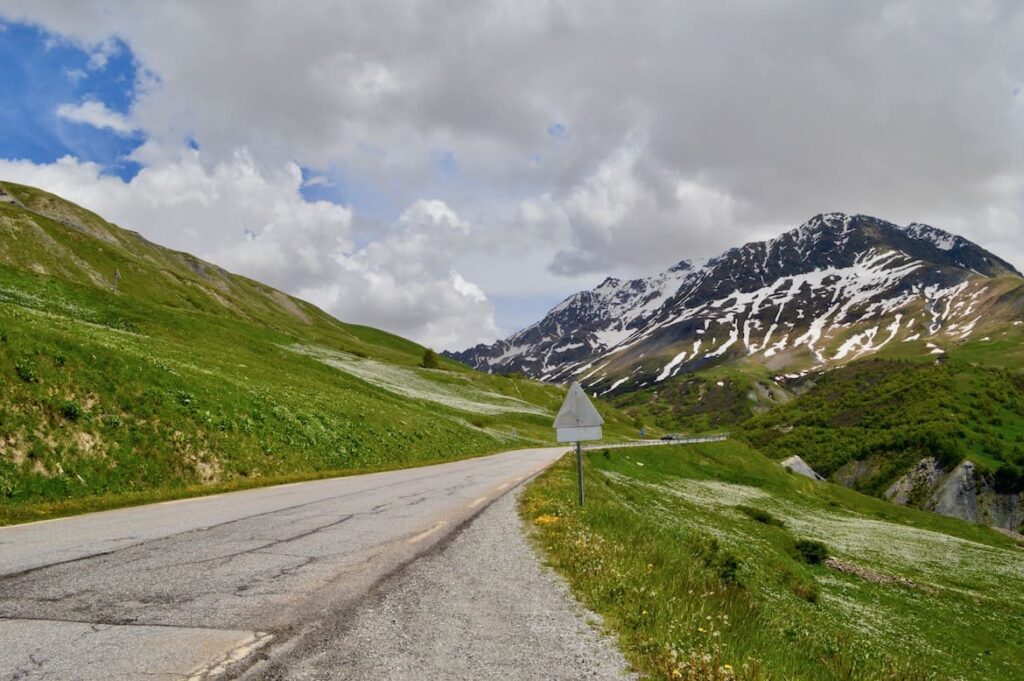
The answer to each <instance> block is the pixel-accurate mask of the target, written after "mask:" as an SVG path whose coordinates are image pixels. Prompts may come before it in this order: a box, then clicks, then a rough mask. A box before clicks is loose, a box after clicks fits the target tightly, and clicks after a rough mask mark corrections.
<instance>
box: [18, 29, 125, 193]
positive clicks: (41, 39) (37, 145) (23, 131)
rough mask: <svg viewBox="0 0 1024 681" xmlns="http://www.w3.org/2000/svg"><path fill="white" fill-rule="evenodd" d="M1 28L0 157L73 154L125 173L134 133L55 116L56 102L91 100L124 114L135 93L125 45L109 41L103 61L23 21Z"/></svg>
mask: <svg viewBox="0 0 1024 681" xmlns="http://www.w3.org/2000/svg"><path fill="white" fill-rule="evenodd" d="M4 26H5V30H4V31H3V32H2V33H0V64H3V67H2V68H0V128H2V129H3V131H4V134H3V135H2V136H0V157H2V158H9V159H28V160H30V161H34V162H36V163H49V162H52V161H55V160H56V159H58V158H60V157H62V156H65V155H69V154H70V155H72V156H75V157H77V158H80V159H83V160H90V161H94V162H96V163H100V164H102V165H103V166H104V167H105V168H107V172H109V173H111V174H114V175H117V176H119V177H121V178H123V179H130V178H131V177H133V176H134V175H135V173H137V172H138V170H139V165H138V164H137V163H134V162H132V161H131V160H128V158H127V157H128V156H129V155H130V154H131V152H132V150H134V149H135V148H136V147H137V146H138V145H139V144H141V143H142V141H143V137H142V135H141V134H138V133H133V134H117V133H115V132H113V131H111V130H108V129H105V130H101V129H97V128H95V127H93V126H91V125H87V124H83V123H77V122H73V121H69V120H65V119H63V118H60V117H59V116H58V115H57V113H56V112H57V109H58V107H59V106H60V105H61V104H66V103H79V102H83V101H89V100H95V101H99V102H102V103H103V104H105V105H106V107H107V108H108V109H110V110H111V111H114V112H117V113H122V114H125V113H127V112H128V109H129V107H130V106H131V104H132V101H133V99H134V91H135V82H136V78H137V75H138V65H137V64H136V63H135V60H134V58H133V57H132V54H131V51H130V50H128V48H127V47H126V46H125V45H124V44H122V43H119V42H115V43H113V46H112V47H111V48H110V54H109V55H107V56H105V57H104V63H102V64H100V63H97V61H98V60H97V59H95V58H93V61H92V62H91V63H90V59H91V58H92V56H91V55H90V54H89V53H88V52H86V51H85V50H83V49H81V48H80V47H76V46H75V45H73V44H71V43H70V42H68V41H65V40H61V39H60V38H58V37H56V36H54V35H52V34H49V33H46V32H44V31H42V30H41V29H39V28H36V27H33V26H26V25H24V24H4Z"/></svg>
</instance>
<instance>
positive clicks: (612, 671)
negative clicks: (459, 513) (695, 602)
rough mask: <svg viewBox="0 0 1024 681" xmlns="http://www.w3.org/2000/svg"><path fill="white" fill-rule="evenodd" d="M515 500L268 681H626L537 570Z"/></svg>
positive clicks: (497, 506) (557, 587)
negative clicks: (493, 680)
mask: <svg viewBox="0 0 1024 681" xmlns="http://www.w3.org/2000/svg"><path fill="white" fill-rule="evenodd" d="M516 499H517V495H515V494H511V493H510V494H506V495H505V496H503V497H501V498H500V499H498V500H497V501H495V502H494V503H493V504H492V505H491V506H490V507H488V508H487V509H485V510H484V511H483V512H482V513H481V514H480V515H479V516H477V518H476V519H475V520H474V521H473V522H472V523H470V524H469V525H468V526H467V527H465V528H464V529H463V530H462V531H461V532H460V533H459V534H458V535H457V536H455V537H454V538H453V539H452V540H451V541H450V542H449V543H448V544H447V545H446V546H445V547H444V548H443V549H441V550H440V551H437V552H435V553H432V554H430V555H428V556H426V557H424V558H421V559H419V560H417V561H416V562H414V563H413V564H411V565H410V566H408V567H407V568H406V569H405V570H403V571H401V572H400V573H399V574H397V575H395V576H394V577H392V578H390V579H389V580H387V581H386V582H384V583H383V584H382V585H381V586H380V587H379V589H378V591H377V594H378V595H377V597H376V598H375V599H371V600H369V601H367V602H365V603H364V604H363V606H362V607H361V608H360V609H359V611H358V612H356V613H355V614H353V615H352V617H351V620H350V621H349V622H347V623H346V624H345V625H344V626H343V627H339V629H338V630H337V631H338V634H337V636H336V637H334V638H333V640H330V641H321V643H320V645H319V646H317V647H318V648H320V650H319V651H318V652H317V653H316V654H312V655H311V654H310V651H309V650H308V649H307V650H305V651H304V654H301V655H295V656H289V655H287V654H286V657H292V658H293V659H286V660H277V661H276V664H274V665H273V667H274V671H273V672H271V673H270V674H269V675H267V676H266V677H264V678H273V679H360V680H363V679H388V680H389V681H403V680H409V681H412V680H416V681H423V680H426V679H445V680H462V679H466V680H470V679H472V680H473V681H476V680H478V679H484V678H498V677H501V678H502V679H504V680H506V681H520V680H522V681H526V680H533V679H615V680H616V681H620V680H622V679H632V678H635V677H634V676H633V675H632V674H631V673H630V672H629V670H628V665H627V663H626V661H625V659H624V658H623V657H622V654H621V653H620V652H619V650H618V649H617V648H616V646H615V643H614V641H613V640H611V639H610V638H607V637H605V636H602V635H601V634H600V633H599V632H598V627H599V626H600V625H599V622H600V620H599V618H598V616H597V615H595V614H593V613H591V612H588V611H586V610H584V609H583V608H582V607H581V606H580V605H579V604H578V603H577V602H576V601H575V599H574V598H573V596H572V594H571V593H570V591H569V588H568V586H567V585H566V584H565V582H564V581H562V579H561V578H560V577H559V576H558V575H557V574H555V573H554V572H553V571H552V570H551V569H550V568H548V567H546V566H543V565H541V563H540V560H539V558H538V556H537V555H536V553H535V552H534V549H533V547H532V546H531V545H530V543H529V540H528V539H527V537H526V533H525V530H526V528H525V527H524V526H523V522H522V520H521V519H520V517H519V514H518V512H517V509H516Z"/></svg>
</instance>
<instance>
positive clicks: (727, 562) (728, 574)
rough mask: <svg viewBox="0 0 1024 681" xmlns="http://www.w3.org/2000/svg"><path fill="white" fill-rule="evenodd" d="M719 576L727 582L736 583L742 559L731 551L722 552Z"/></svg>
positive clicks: (719, 562)
mask: <svg viewBox="0 0 1024 681" xmlns="http://www.w3.org/2000/svg"><path fill="white" fill-rule="evenodd" d="M716 571H717V572H718V578H719V579H720V580H722V582H723V583H725V584H736V583H737V582H738V581H739V580H738V579H737V573H739V571H740V559H739V558H737V557H736V556H734V555H733V554H731V553H724V554H722V556H721V558H720V559H719V561H718V568H717V570H716Z"/></svg>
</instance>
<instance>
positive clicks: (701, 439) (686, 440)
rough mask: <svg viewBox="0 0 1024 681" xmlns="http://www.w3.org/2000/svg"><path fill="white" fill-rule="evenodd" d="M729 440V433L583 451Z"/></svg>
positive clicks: (620, 444)
mask: <svg viewBox="0 0 1024 681" xmlns="http://www.w3.org/2000/svg"><path fill="white" fill-rule="evenodd" d="M728 439H729V433H719V434H717V435H699V436H695V437H678V438H672V439H671V440H634V441H632V442H619V443H616V444H607V445H600V444H598V445H586V446H585V447H583V449H585V450H587V451H590V450H594V449H621V448H622V447H657V446H660V445H695V444H700V443H702V442H725V441H726V440H728Z"/></svg>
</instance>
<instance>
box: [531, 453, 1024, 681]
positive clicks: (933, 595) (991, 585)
mask: <svg viewBox="0 0 1024 681" xmlns="http://www.w3.org/2000/svg"><path fill="white" fill-rule="evenodd" d="M587 456H588V458H587V462H586V485H587V494H588V497H587V505H586V507H584V508H582V509H581V508H579V507H578V506H576V505H575V494H576V492H575V476H574V473H575V471H574V467H573V462H572V461H571V460H570V458H569V457H567V458H565V459H563V460H562V461H561V462H560V463H559V464H558V465H557V466H555V467H554V468H552V469H550V470H549V471H547V472H546V473H544V474H543V475H542V476H540V477H539V478H538V479H537V480H536V481H535V482H534V483H532V484H531V485H530V487H529V488H528V489H527V491H526V492H525V494H524V496H523V498H522V502H521V512H522V514H523V516H524V518H525V519H526V520H527V521H528V522H529V523H530V524H531V525H532V526H533V528H534V537H535V539H536V541H537V543H538V545H539V547H540V549H541V551H542V552H543V553H544V554H545V555H546V556H547V559H548V561H549V562H550V564H551V565H552V566H553V567H554V568H555V569H556V570H558V571H559V572H560V573H561V574H562V575H564V576H565V577H566V578H567V579H568V581H569V583H570V584H571V585H572V587H573V590H574V592H575V593H576V595H577V596H578V597H579V598H580V600H581V601H582V602H583V603H584V604H585V605H586V606H587V607H588V608H590V609H592V610H594V611H595V612H597V613H599V614H600V615H602V616H603V618H604V622H605V625H606V626H607V627H609V628H610V629H611V630H612V631H613V632H614V633H616V634H617V635H618V637H619V640H620V644H621V646H622V648H623V650H624V652H625V653H626V655H627V657H628V659H629V660H630V661H631V663H632V664H633V665H634V666H635V667H636V669H637V670H639V671H640V672H641V673H642V674H643V675H644V677H645V678H650V679H796V678H799V679H894V680H895V679H900V680H902V679H908V680H909V679H1015V678H1024V656H1022V655H1021V654H1020V653H1021V650H1024V603H1022V601H1021V599H1020V595H1021V594H1022V593H1024V551H1022V550H1021V547H1020V546H1017V545H1015V543H1014V541H1013V540H1011V539H1009V538H1008V537H1005V536H1003V535H1000V534H998V533H996V532H995V531H993V530H990V529H989V528H986V527H981V526H976V525H970V524H967V523H964V522H961V521H958V520H954V519H950V518H944V517H941V516H938V515H934V514H930V513H926V512H922V511H917V510H915V509H911V508H904V507H898V506H894V505H891V504H889V503H887V502H884V501H881V500H879V499H875V498H872V497H868V496H864V495H862V494H859V493H857V492H855V491H852V490H849V489H846V488H844V487H841V486H837V485H833V484H829V483H816V482H813V481H811V480H808V479H806V478H802V477H800V476H796V475H793V474H789V473H787V472H786V471H785V470H784V469H782V468H781V467H780V466H778V465H777V464H775V463H773V462H772V461H770V460H769V459H767V458H765V457H764V456H762V455H761V454H759V453H758V452H757V451H755V450H753V449H751V448H749V447H748V446H746V445H744V444H742V443H738V442H735V441H731V442H724V443H715V444H705V445H698V446H692V445H689V446H675V447H652V448H636V449H619V450H605V451H604V452H602V451H600V450H598V451H595V452H593V453H591V454H588V455H587Z"/></svg>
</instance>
